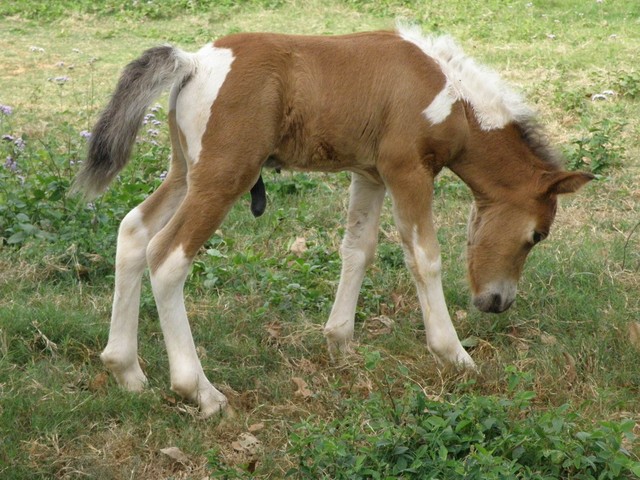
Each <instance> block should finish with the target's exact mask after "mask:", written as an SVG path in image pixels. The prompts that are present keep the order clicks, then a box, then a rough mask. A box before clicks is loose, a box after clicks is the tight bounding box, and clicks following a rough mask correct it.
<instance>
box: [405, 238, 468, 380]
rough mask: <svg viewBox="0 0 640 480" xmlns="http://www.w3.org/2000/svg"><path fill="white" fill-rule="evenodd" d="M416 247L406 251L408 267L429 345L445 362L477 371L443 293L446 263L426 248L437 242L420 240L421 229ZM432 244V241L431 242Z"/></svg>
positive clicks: (433, 250) (434, 251)
mask: <svg viewBox="0 0 640 480" xmlns="http://www.w3.org/2000/svg"><path fill="white" fill-rule="evenodd" d="M412 240H413V242H412V245H410V246H408V248H406V250H405V253H407V254H408V255H407V264H408V265H409V269H410V270H411V273H412V274H413V278H414V280H415V283H416V288H417V291H418V300H419V301H420V307H421V308H422V314H423V320H424V327H425V332H426V335H427V345H428V347H429V350H430V351H431V352H432V353H433V354H434V356H435V357H436V358H437V359H438V360H439V361H442V362H445V363H451V364H454V365H457V366H460V367H465V368H475V364H474V362H473V360H472V359H471V357H470V356H469V354H468V353H467V352H466V351H465V349H464V347H463V346H462V345H461V344H460V340H459V339H458V334H457V333H456V330H455V328H454V326H453V323H452V322H451V317H450V316H449V311H448V309H447V304H446V301H445V297H444V291H443V289H442V276H441V269H442V260H441V257H440V251H439V248H432V249H431V250H432V251H429V249H428V248H427V246H426V245H429V244H433V245H435V238H434V239H424V238H420V236H419V234H418V228H417V227H414V228H413V239H412ZM429 240H432V241H429Z"/></svg>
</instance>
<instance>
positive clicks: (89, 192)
mask: <svg viewBox="0 0 640 480" xmlns="http://www.w3.org/2000/svg"><path fill="white" fill-rule="evenodd" d="M194 68H195V66H194V62H193V60H192V56H191V55H190V54H188V53H185V52H183V51H181V50H178V49H176V48H173V47H171V46H160V47H154V48H151V49H149V50H147V51H146V52H144V53H143V54H142V56H140V58H138V59H136V60H134V61H133V62H131V63H130V64H129V65H127V66H126V67H125V69H124V71H123V72H122V75H121V76H120V80H119V81H118V85H117V86H116V90H115V92H114V94H113V96H112V97H111V100H110V101H109V104H108V105H107V107H106V108H105V109H104V111H103V112H102V113H101V115H100V118H99V119H98V122H97V123H96V125H95V127H94V128H93V131H92V132H91V138H90V140H89V151H88V154H87V159H86V161H85V162H84V164H83V166H82V169H81V170H80V172H79V173H78V175H77V177H76V179H75V181H74V184H73V186H72V190H71V191H72V193H74V192H77V193H83V194H84V196H85V197H86V198H93V197H95V196H97V195H99V194H100V193H102V192H103V191H104V190H105V189H106V188H107V186H108V185H109V183H111V181H112V180H113V178H114V177H115V176H116V175H117V174H118V172H119V171H120V170H122V168H124V166H125V165H126V164H127V162H128V161H129V157H130V155H131V149H132V148H133V144H134V142H135V139H136V135H137V134H138V130H139V129H140V126H141V124H142V120H143V118H144V115H145V112H146V111H147V109H148V108H149V106H150V105H151V103H152V102H153V101H154V100H155V99H156V98H157V97H158V96H160V94H161V93H162V92H163V91H165V90H167V89H168V88H169V87H171V86H172V85H173V84H175V83H178V82H182V81H183V80H184V79H185V78H186V77H188V76H189V75H191V74H192V73H193V72H194Z"/></svg>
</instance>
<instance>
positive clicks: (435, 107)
mask: <svg viewBox="0 0 640 480" xmlns="http://www.w3.org/2000/svg"><path fill="white" fill-rule="evenodd" d="M457 101H458V94H457V92H456V91H455V89H454V88H453V85H451V82H449V81H447V83H446V85H445V86H444V88H443V89H442V90H441V91H440V93H438V95H436V96H435V98H434V99H433V101H432V102H431V103H430V104H429V106H428V107H427V108H425V109H424V111H423V112H422V113H423V114H424V116H425V117H427V120H429V121H430V122H431V124H432V125H438V124H439V123H442V122H444V121H445V120H446V119H447V117H449V115H451V108H452V107H453V104H454V103H456V102H457Z"/></svg>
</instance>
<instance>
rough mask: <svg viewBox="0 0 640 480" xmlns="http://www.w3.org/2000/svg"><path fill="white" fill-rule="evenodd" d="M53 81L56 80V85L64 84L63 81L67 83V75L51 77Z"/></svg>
mask: <svg viewBox="0 0 640 480" xmlns="http://www.w3.org/2000/svg"><path fill="white" fill-rule="evenodd" d="M53 81H54V82H56V83H57V84H58V85H64V84H65V83H67V82H68V81H69V77H66V76H65V77H55V78H54V79H53Z"/></svg>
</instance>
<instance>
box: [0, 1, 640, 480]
mask: <svg viewBox="0 0 640 480" xmlns="http://www.w3.org/2000/svg"><path fill="white" fill-rule="evenodd" d="M397 18H403V19H406V20H408V21H412V22H415V23H417V24H420V25H421V26H422V27H423V29H424V31H425V32H435V33H449V34H451V35H453V36H454V37H455V38H456V39H457V40H458V42H459V43H460V45H461V46H462V47H463V48H464V49H465V50H466V52H467V53H468V54H470V55H472V56H474V57H475V58H477V59H478V60H480V61H482V62H483V63H486V64H488V65H490V66H491V67H493V68H495V69H496V70H498V71H499V72H501V74H502V75H503V76H504V77H505V78H506V79H507V80H509V81H510V82H511V83H512V84H514V85H516V86H517V87H518V88H519V89H520V90H522V91H523V92H524V93H525V94H526V96H527V97H528V99H529V102H530V103H531V104H532V105H533V106H535V108H536V109H537V110H538V111H539V112H540V119H541V121H542V122H543V123H544V124H546V125H547V126H548V132H549V135H550V137H551V139H552V140H553V142H554V143H556V144H557V145H558V147H559V149H560V150H561V151H563V152H564V154H565V156H566V161H567V166H568V167H569V168H580V169H585V170H590V171H593V172H594V173H595V174H596V175H597V180H596V181H593V182H591V183H590V184H589V185H588V186H587V187H585V188H584V189H583V190H582V191H581V192H580V193H579V194H577V195H575V196H571V197H569V198H563V199H562V201H561V204H560V208H559V213H558V216H557V219H556V223H555V225H554V228H553V230H552V234H551V235H550V238H549V239H548V240H547V241H545V242H542V243H541V244H540V246H538V247H536V248H535V249H534V251H533V252H532V254H531V255H530V257H529V259H528V261H527V265H526V268H525V273H524V276H523V278H522V280H521V283H520V286H519V293H518V298H517V301H516V304H515V305H514V307H512V308H511V309H510V310H509V311H508V312H507V313H505V314H501V315H490V314H483V313H480V312H478V311H477V310H474V309H473V308H472V306H471V304H470V300H469V298H470V297H469V288H468V285H467V281H466V276H465V275H466V266H465V259H464V247H465V238H466V219H467V214H468V211H469V205H470V202H471V195H470V193H469V191H468V189H467V188H466V187H465V186H464V184H463V183H461V181H460V180H458V179H457V178H456V177H455V176H453V175H452V174H451V173H449V172H444V173H443V174H442V175H441V176H440V177H439V180H438V183H437V190H436V199H435V200H436V205H435V209H436V217H437V222H438V227H439V239H440V242H441V245H442V255H443V281H444V288H445V295H446V297H447V301H448V304H449V308H450V312H451V314H452V318H453V320H454V323H455V325H456V328H457V330H458V333H459V335H460V337H461V339H464V341H463V343H464V344H465V346H466V347H467V348H468V349H469V351H470V353H471V355H472V356H473V358H474V359H475V361H476V362H477V363H478V365H479V367H480V372H479V373H478V374H477V375H471V374H460V373H457V372H455V371H451V370H447V369H444V370H443V369H441V368H440V367H439V366H438V365H437V364H436V363H435V361H434V359H433V358H432V357H431V356H430V355H429V353H428V351H427V349H426V346H425V342H424V331H423V326H422V320H421V315H420V311H419V305H418V301H417V298H416V295H415V291H414V288H413V284H412V282H411V279H410V276H409V273H408V272H407V270H406V269H405V267H404V263H403V258H402V252H401V248H400V245H399V242H398V238H397V233H396V230H395V228H394V226H393V222H392V220H391V212H390V208H389V204H388V201H387V204H386V206H385V209H384V212H383V217H382V228H381V233H380V246H379V250H378V255H377V258H376V262H375V264H374V265H373V266H372V267H371V268H370V270H369V272H368V275H367V277H366V279H365V282H364V285H363V289H362V293H361V297H360V301H359V307H358V313H357V319H356V334H355V336H356V338H355V342H356V343H355V345H354V351H353V353H352V354H351V355H349V356H348V357H347V358H345V359H344V360H343V361H342V362H340V363H339V364H333V363H331V362H330V359H329V356H328V354H327V351H326V348H325V341H324V338H323V336H322V326H323V324H324V322H325V321H326V318H327V317H328V314H329V310H330V308H331V302H332V299H333V295H334V292H335V289H336V287H337V281H338V276H339V271H340V259H339V245H340V241H341V237H342V234H343V232H344V217H345V212H346V205H347V187H348V185H349V176H348V174H346V173H345V174H338V175H332V176H330V175H322V174H313V175H312V174H300V173H287V172H283V173H282V174H280V175H278V174H276V173H275V172H265V174H264V179H265V182H266V184H267V191H268V202H269V203H268V206H267V210H266V213H265V214H264V216H263V217H261V218H259V219H254V218H253V217H252V216H251V213H250V211H249V202H248V197H246V198H244V199H243V200H242V201H241V202H239V203H238V204H237V205H236V207H234V209H233V210H232V212H231V213H230V215H229V216H228V218H227V219H226V221H225V222H224V224H223V225H222V227H221V229H220V230H219V231H217V232H216V234H215V235H214V236H213V237H212V238H211V239H210V240H209V241H208V242H207V244H206V245H205V247H204V248H203V249H202V251H201V253H200V254H199V256H198V257H197V259H196V262H195V264H194V267H193V271H192V273H191V275H190V277H189V279H188V282H187V286H186V291H185V294H186V302H187V309H188V313H189V316H190V321H191V325H192V329H193V332H194V337H195V340H196V344H197V346H198V350H199V352H200V358H201V360H202V362H203V367H204V369H205V372H206V373H207V375H208V377H209V379H210V380H211V381H212V383H214V385H216V386H217V387H218V388H219V389H220V390H221V391H222V392H223V393H225V395H227V397H228V398H229V400H230V405H231V408H230V409H229V410H228V411H227V412H226V413H225V414H224V415H223V416H222V417H220V418H214V419H209V420H206V421H203V420H200V419H198V417H197V411H196V409H195V408H194V407H193V406H192V405H190V404H188V403H184V402H183V401H182V400H181V399H179V398H178V397H176V396H175V395H174V394H172V393H171V392H170V390H169V375H168V365H167V359H166V353H165V350H164V345H163V341H162V334H161V332H160V326H159V324H158V321H157V316H156V311H155V306H154V302H153V297H152V294H151V290H150V286H149V285H148V278H146V281H145V284H144V287H143V293H142V301H141V313H140V341H141V343H140V356H141V358H142V359H143V366H144V369H145V372H146V374H147V377H148V378H149V385H148V388H147V389H146V390H145V391H144V392H143V393H141V394H132V393H128V392H124V391H122V390H120V389H119V388H118V387H117V385H116V384H115V382H114V380H113V379H112V378H110V377H109V375H108V374H107V373H106V371H105V369H104V368H103V366H102V365H101V363H100V359H99V354H100V352H101V350H102V348H104V346H105V345H106V340H107V333H108V322H109V316H110V306H111V295H112V288H113V285H112V284H113V263H114V260H113V259H114V254H115V238H116V230H117V226H118V223H119V221H120V220H121V219H122V217H123V216H124V215H125V214H126V212H127V211H128V210H129V209H131V208H133V207H134V206H135V205H136V204H137V203H139V202H140V201H141V200H142V199H144V198H145V197H146V196H147V195H148V194H149V193H150V192H151V191H153V190H154V189H155V188H157V187H158V185H159V184H160V182H161V179H162V176H163V173H164V171H165V170H166V168H167V167H168V162H167V159H168V156H169V144H168V135H167V128H166V110H165V105H166V98H162V99H160V100H159V106H157V107H155V108H154V109H153V112H150V113H153V117H149V124H148V125H147V126H145V127H144V128H143V129H142V131H141V133H140V138H139V141H138V144H137V147H136V149H135V153H134V157H133V159H132V161H131V163H130V164H129V166H128V167H127V168H126V170H125V171H124V172H123V173H122V174H121V176H120V177H119V179H118V180H117V181H116V182H114V184H113V185H112V187H111V189H110V190H109V191H108V192H107V193H105V194H104V195H103V196H102V197H100V198H99V199H97V200H96V201H95V202H93V203H90V204H86V203H83V202H81V201H80V200H79V199H77V198H72V197H68V196H67V195H66V193H67V189H68V187H69V184H70V182H71V181H72V179H73V176H74V174H75V172H76V170H77V166H78V162H80V161H81V160H82V158H83V154H84V149H85V145H86V139H85V132H86V131H89V130H90V129H91V127H92V125H93V122H94V121H95V120H96V117H97V113H98V112H99V110H100V109H101V108H102V107H103V106H104V105H105V103H106V101H107V98H108V95H109V94H110V93H111V91H112V90H113V88H114V86H115V83H116V81H117V77H118V75H119V72H120V70H121V68H122V67H123V66H124V65H125V64H126V63H128V62H129V61H130V60H132V59H133V58H136V57H137V56H138V55H139V54H140V53H141V52H142V51H143V50H144V49H145V48H147V47H150V46H153V45H156V44H160V43H165V42H169V43H172V44H175V45H178V46H180V47H182V48H184V49H187V50H192V51H193V50H196V49H198V48H200V46H201V45H202V44H204V43H205V42H207V41H209V40H211V39H213V38H217V37H219V36H222V35H225V34H228V33H232V32H238V31H279V32H289V33H313V34H337V33H347V32H354V31H363V30H371V29H380V28H393V26H394V23H395V19H397ZM638 52H640V3H639V2H638V1H637V0H615V1H614V0H602V1H596V0H563V1H556V0H532V1H526V0H521V1H502V0H486V1H480V2H479V1H472V0H447V1H442V0H431V1H421V0H380V1H375V2H365V1H363V0H345V1H337V0H311V1H302V0H244V1H237V2H234V1H231V0H222V1H213V0H211V1H206V0H203V1H200V2H197V1H187V0H168V1H165V2H161V1H154V0H152V1H148V2H147V1H144V2H142V1H140V2H133V1H131V2H130V1H123V0H106V1H104V2H89V1H88V0H64V1H61V2H46V1H43V0H25V1H23V2H3V3H2V4H0V65H1V66H2V68H1V69H0V105H1V106H0V135H1V136H2V139H1V140H0V162H1V163H2V165H0V478H2V479H5V478H6V479H34V478H64V479H67V478H69V479H70V478H96V479H125V478H126V479H160V478H175V479H185V478H194V479H202V478H269V479H280V478H285V476H286V475H289V476H290V477H291V478H405V479H410V478H441V479H443V478H446V479H449V478H477V479H492V478H496V479H497V478H527V479H529V478H540V479H542V478H549V479H551V478H576V479H578V478H580V479H586V478H608V479H618V478H621V479H623V478H637V477H638V476H640V463H638V456H639V455H640V443H639V441H638V440H637V439H636V435H638V434H640V402H639V401H638V399H639V398H640V367H639V366H640V227H638V222H640V142H639V141H638V139H639V138H640V71H639V70H638ZM298 238H302V239H304V242H305V245H306V249H303V250H304V251H300V250H299V249H298V250H296V248H293V249H292V245H293V244H294V243H295V241H296V239H298ZM256 440H257V442H258V443H257V445H256Z"/></svg>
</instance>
